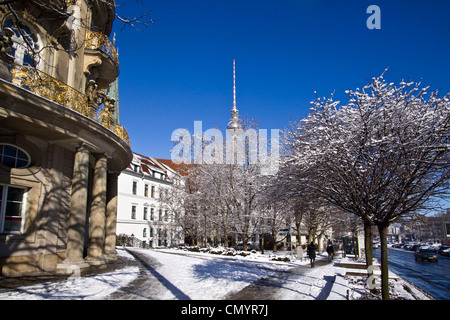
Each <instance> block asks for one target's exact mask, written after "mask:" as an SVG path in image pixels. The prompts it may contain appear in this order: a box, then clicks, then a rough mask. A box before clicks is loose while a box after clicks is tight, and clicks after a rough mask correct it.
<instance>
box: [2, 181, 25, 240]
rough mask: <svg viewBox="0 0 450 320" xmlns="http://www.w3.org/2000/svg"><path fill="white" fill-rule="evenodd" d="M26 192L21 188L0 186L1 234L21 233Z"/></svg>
mask: <svg viewBox="0 0 450 320" xmlns="http://www.w3.org/2000/svg"><path fill="white" fill-rule="evenodd" d="M26 191H27V190H26V189H25V188H22V187H16V186H10V185H1V184H0V217H1V219H0V231H1V232H2V233H18V232H22V222H23V215H24V212H25V199H26Z"/></svg>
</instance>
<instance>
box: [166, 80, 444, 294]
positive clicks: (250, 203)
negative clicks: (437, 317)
mask: <svg viewBox="0 0 450 320" xmlns="http://www.w3.org/2000/svg"><path fill="white" fill-rule="evenodd" d="M383 77H384V74H383V75H381V76H379V77H376V78H373V79H371V81H368V83H367V85H365V86H364V87H363V88H362V89H356V90H355V91H346V94H347V95H348V98H349V100H348V103H347V104H345V105H340V102H339V101H334V100H333V95H331V97H329V98H319V97H318V98H317V99H316V100H315V101H313V102H312V103H311V105H312V108H311V112H310V113H309V115H308V116H307V118H306V119H303V120H301V121H297V122H293V123H291V124H290V127H289V128H287V129H286V130H284V132H283V140H282V143H281V150H282V154H281V158H280V163H279V170H278V173H277V174H275V175H272V176H264V175H261V174H260V167H259V165H258V164H252V165H249V164H246V165H244V166H242V165H240V166H237V165H232V164H227V165H220V164H212V165H195V166H191V167H190V169H189V170H188V172H189V174H188V175H187V179H186V182H187V183H186V186H187V188H188V192H187V193H184V192H183V191H182V190H176V189H174V190H172V191H169V193H170V192H172V193H176V194H169V193H166V195H167V196H166V197H165V198H163V199H162V200H161V201H163V202H164V204H165V205H166V206H168V207H170V209H171V210H172V211H174V212H180V213H181V212H183V213H184V214H180V215H179V217H180V221H179V222H180V224H181V225H182V227H183V228H184V230H185V232H186V234H188V235H189V236H190V237H191V238H192V239H193V238H196V237H197V236H199V235H202V231H203V232H205V231H206V230H208V232H209V235H210V236H211V235H212V234H213V235H214V236H215V237H217V238H218V239H221V242H223V244H224V245H227V241H226V240H227V239H228V238H229V237H230V236H233V235H238V236H239V237H240V239H242V240H243V242H244V246H245V244H246V241H247V240H248V239H249V238H250V237H251V236H252V235H254V234H256V233H259V234H264V233H272V235H273V238H274V239H275V238H276V234H277V233H278V231H279V229H280V228H283V227H286V226H287V225H291V226H293V227H294V230H295V229H296V230H304V231H305V232H306V233H307V234H308V241H314V240H316V239H318V238H319V237H320V235H321V234H323V232H324V231H325V230H326V229H328V228H330V227H333V226H334V227H335V228H336V226H340V227H341V228H342V226H345V228H347V230H349V231H350V230H355V229H356V225H362V226H363V227H364V231H365V239H366V240H365V249H366V250H365V252H366V263H367V266H370V265H372V263H373V254H372V243H373V231H372V230H373V228H374V227H376V228H378V231H379V234H380V239H381V257H382V258H381V265H382V296H383V299H388V298H389V291H388V264H387V262H388V261H387V241H386V233H387V228H388V226H389V225H390V224H392V223H394V222H397V221H399V219H402V218H409V217H413V216H414V215H417V214H419V213H423V212H426V210H427V209H429V208H430V206H433V205H434V202H433V201H434V200H439V199H440V198H441V197H444V196H446V195H448V191H449V177H450V141H449V137H450V100H449V94H447V95H444V96H439V92H438V91H432V92H429V93H428V92H427V91H428V90H429V88H428V87H427V88H424V87H422V86H421V84H420V83H414V82H408V83H406V82H404V81H402V82H400V83H399V84H398V85H394V84H393V83H387V82H386V81H385V80H384V78H383ZM299 233H300V232H299ZM371 269H372V268H369V270H371ZM369 276H370V275H369Z"/></svg>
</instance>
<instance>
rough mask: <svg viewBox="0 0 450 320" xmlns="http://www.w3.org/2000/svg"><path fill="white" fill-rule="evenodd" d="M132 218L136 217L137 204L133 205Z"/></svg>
mask: <svg viewBox="0 0 450 320" xmlns="http://www.w3.org/2000/svg"><path fill="white" fill-rule="evenodd" d="M131 219H136V206H131Z"/></svg>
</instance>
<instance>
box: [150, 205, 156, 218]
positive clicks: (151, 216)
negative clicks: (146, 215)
mask: <svg viewBox="0 0 450 320" xmlns="http://www.w3.org/2000/svg"><path fill="white" fill-rule="evenodd" d="M154 213H155V208H150V220H151V221H153V219H154V218H155V217H154Z"/></svg>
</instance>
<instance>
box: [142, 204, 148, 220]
mask: <svg viewBox="0 0 450 320" xmlns="http://www.w3.org/2000/svg"><path fill="white" fill-rule="evenodd" d="M143 219H144V220H147V207H144V218H143Z"/></svg>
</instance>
